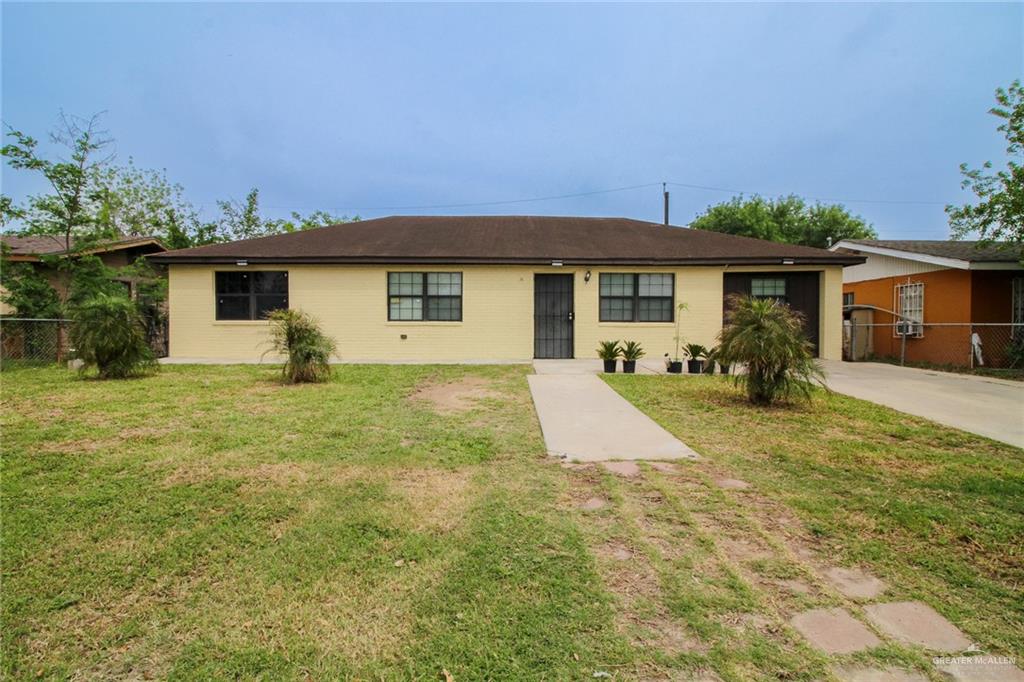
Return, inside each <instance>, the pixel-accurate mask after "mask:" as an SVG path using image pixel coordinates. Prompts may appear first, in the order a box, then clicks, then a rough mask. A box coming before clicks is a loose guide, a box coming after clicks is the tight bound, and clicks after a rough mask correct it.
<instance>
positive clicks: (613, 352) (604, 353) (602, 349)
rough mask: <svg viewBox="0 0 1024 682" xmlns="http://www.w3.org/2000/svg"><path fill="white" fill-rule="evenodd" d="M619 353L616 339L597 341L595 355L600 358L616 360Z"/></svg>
mask: <svg viewBox="0 0 1024 682" xmlns="http://www.w3.org/2000/svg"><path fill="white" fill-rule="evenodd" d="M621 354H622V348H620V347H619V342H618V341H598V346H597V357H599V358H601V359H602V360H618V359H619V355H621Z"/></svg>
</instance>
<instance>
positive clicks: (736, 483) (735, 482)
mask: <svg viewBox="0 0 1024 682" xmlns="http://www.w3.org/2000/svg"><path fill="white" fill-rule="evenodd" d="M715 485H717V486H718V487H719V488H723V489H725V490H746V489H747V488H749V487H750V484H749V483H747V482H746V481H741V480H740V479H738V478H720V479H718V480H717V481H715Z"/></svg>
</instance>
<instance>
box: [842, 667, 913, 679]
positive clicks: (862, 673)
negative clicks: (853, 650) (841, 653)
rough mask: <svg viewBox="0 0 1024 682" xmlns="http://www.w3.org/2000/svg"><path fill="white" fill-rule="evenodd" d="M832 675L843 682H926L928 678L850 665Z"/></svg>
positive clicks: (904, 671)
mask: <svg viewBox="0 0 1024 682" xmlns="http://www.w3.org/2000/svg"><path fill="white" fill-rule="evenodd" d="M832 673H833V674H834V675H835V676H836V677H838V678H839V679H841V680H842V681H843V682H928V678H927V677H925V676H924V675H922V674H921V673H915V672H909V671H907V670H900V669H899V668H862V667H859V666H852V665H851V666H843V667H841V668H835V669H834V670H833V671H832Z"/></svg>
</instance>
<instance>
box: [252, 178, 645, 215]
mask: <svg viewBox="0 0 1024 682" xmlns="http://www.w3.org/2000/svg"><path fill="white" fill-rule="evenodd" d="M659 184H661V183H658V182H648V183H645V184H642V185H630V186H628V187H614V188H612V189H596V190H593V191H591V192H576V193H574V194H556V195H553V196H547V197H530V198H529V199H507V200H505V201H476V202H468V203H460V204H423V205H419V206H329V207H327V208H324V209H322V210H325V211H425V210H431V209H440V208H474V207H481V206H502V205H505V204H526V203H530V202H534V201H554V200H556V199H575V198H577V197H589V196H593V195H595V194H610V193H612V192H627V191H629V190H634V189H644V188H646V187H655V186H657V185H659ZM267 208H290V209H300V208H301V209H302V210H311V209H309V207H300V206H272V205H269V204H268V205H267Z"/></svg>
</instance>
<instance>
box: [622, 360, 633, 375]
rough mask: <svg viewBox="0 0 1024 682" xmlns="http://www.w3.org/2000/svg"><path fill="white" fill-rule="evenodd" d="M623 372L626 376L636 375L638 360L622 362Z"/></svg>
mask: <svg viewBox="0 0 1024 682" xmlns="http://www.w3.org/2000/svg"><path fill="white" fill-rule="evenodd" d="M622 372H623V373H624V374H635V373H636V360H623V361H622Z"/></svg>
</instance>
